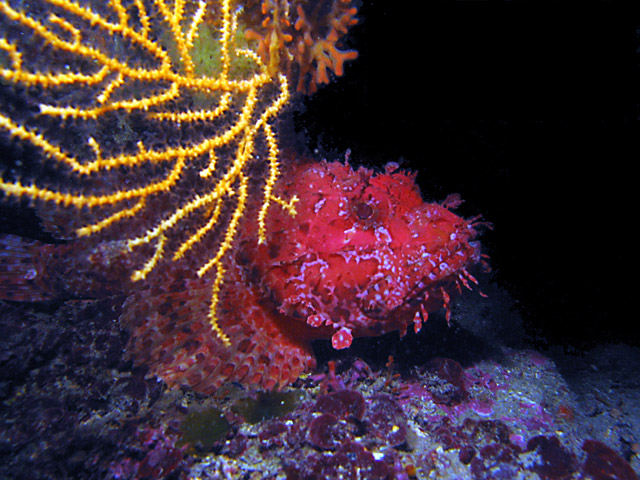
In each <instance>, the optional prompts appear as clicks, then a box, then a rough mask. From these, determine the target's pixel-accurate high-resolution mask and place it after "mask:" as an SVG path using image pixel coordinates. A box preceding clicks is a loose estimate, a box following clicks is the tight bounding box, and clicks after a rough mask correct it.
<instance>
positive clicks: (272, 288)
mask: <svg viewBox="0 0 640 480" xmlns="http://www.w3.org/2000/svg"><path fill="white" fill-rule="evenodd" d="M275 195H276V196H277V197H279V198H293V197H294V196H296V197H297V198H298V199H299V200H298V202H297V203H296V204H295V209H296V214H295V216H293V215H291V212H290V211H286V210H284V209H280V208H278V206H277V205H272V206H271V207H270V209H269V212H268V215H267V217H266V232H267V236H266V241H265V242H260V241H259V239H258V232H257V227H256V226H255V224H254V223H252V222H251V217H252V215H251V214H247V215H246V216H245V218H244V219H243V221H244V223H243V224H242V228H241V230H240V232H239V234H238V236H237V238H236V240H235V243H234V249H233V252H232V254H230V255H228V256H227V258H226V259H225V270H226V275H225V281H224V284H223V288H222V291H221V294H220V300H219V305H218V317H219V318H218V325H219V327H220V328H221V330H222V331H223V332H224V334H225V335H226V336H227V337H228V339H229V342H228V344H225V342H223V341H222V340H221V339H220V338H219V336H217V335H216V334H215V333H214V332H213V331H212V329H211V325H210V322H209V318H208V314H209V303H210V298H211V288H212V282H213V280H212V279H211V278H210V277H208V276H204V277H202V278H200V277H198V276H197V275H195V274H194V271H193V268H192V266H190V265H189V263H188V262H166V265H165V266H164V267H162V268H159V269H158V272H157V273H155V274H154V275H152V276H150V277H149V278H148V279H147V280H145V281H144V282H133V281H132V280H131V278H130V275H131V271H132V270H135V268H136V264H137V263H139V262H140V258H136V255H135V254H131V252H127V251H126V249H125V248H124V247H123V242H121V241H118V240H112V239H110V240H109V241H101V239H100V238H98V237H97V236H96V238H90V239H84V240H79V241H77V242H72V243H70V244H67V245H44V244H39V243H36V242H31V243H27V242H24V241H22V240H19V239H17V238H15V237H5V239H4V241H3V242H2V243H3V244H4V248H3V250H1V251H0V262H1V263H4V264H5V268H4V269H3V271H4V273H1V274H0V297H2V298H5V299H10V300H21V301H26V300H43V299H48V298H53V297H55V296H56V295H60V293H61V292H64V293H65V294H66V295H69V296H88V297H96V296H99V295H100V294H102V295H105V294H114V293H124V294H126V295H128V298H127V300H126V301H125V303H124V306H123V313H122V315H121V319H120V320H121V323H122V325H123V326H124V327H125V328H127V329H128V330H129V331H130V332H131V340H130V342H129V346H128V349H127V354H128V355H129V356H131V357H132V358H133V359H134V360H135V362H137V363H139V364H145V365H147V366H148V367H149V372H150V374H155V375H158V376H159V377H161V378H162V379H163V380H165V381H166V382H167V383H168V384H169V385H170V386H172V387H177V386H182V385H188V386H190V387H192V388H193V389H195V390H197V391H200V392H204V393H211V392H213V391H215V389H217V388H218V387H219V386H220V385H222V384H223V383H225V382H228V381H237V382H240V383H242V384H245V385H250V386H255V387H257V388H264V389H271V388H277V387H281V386H283V385H286V384H288V383H291V382H293V381H295V379H297V378H298V377H299V376H300V375H301V374H302V373H304V372H306V371H309V370H310V369H312V368H313V367H314V366H315V358H314V356H313V352H312V350H311V346H310V342H311V341H312V340H314V339H322V338H325V339H331V342H332V345H333V347H334V348H336V349H342V348H347V347H349V346H350V345H351V343H352V340H353V338H354V337H361V336H376V335H381V334H384V333H387V332H390V331H395V330H398V331H400V332H401V333H402V334H404V332H406V330H407V328H408V327H409V326H410V325H413V326H414V329H415V330H416V331H418V330H419V329H420V326H421V323H422V322H423V321H424V320H426V316H427V315H428V313H429V312H433V311H435V310H437V309H440V308H442V307H443V306H444V307H446V308H447V309H448V304H449V298H450V295H451V294H453V293H454V292H455V291H457V290H459V289H460V287H461V285H464V286H468V284H469V281H475V279H474V278H473V277H472V276H471V275H470V274H469V273H468V270H467V269H468V268H469V267H471V266H473V265H474V264H476V263H478V262H480V257H481V254H480V245H479V243H478V242H477V241H476V240H475V239H476V237H477V223H476V222H475V220H473V219H472V220H465V219H463V218H461V217H459V216H457V215H456V214H454V213H453V212H452V211H451V209H452V208H453V207H455V206H457V204H458V203H459V201H458V198H457V197H455V196H453V197H450V198H449V199H448V200H446V201H445V202H444V203H443V204H436V203H426V202H424V201H423V199H422V197H421V195H420V191H419V189H418V187H417V185H416V183H415V175H414V174H410V173H407V172H404V171H399V170H397V168H396V166H394V164H389V165H388V166H387V168H386V169H385V171H384V172H380V173H376V172H374V171H373V170H370V169H366V168H362V167H361V168H358V169H357V170H354V169H353V168H352V167H351V166H350V165H349V164H344V163H340V162H326V161H323V162H311V163H309V162H291V164H290V165H289V166H288V170H287V172H286V174H285V175H283V177H282V178H281V179H280V180H279V182H278V184H277V187H276V191H275ZM255 208H256V207H254V210H255ZM251 211H252V209H251V208H249V212H251ZM16 259H17V260H18V261H16ZM7 265H9V266H7ZM12 276H13V280H11V278H10V277H12ZM56 292H57V293H56Z"/></svg>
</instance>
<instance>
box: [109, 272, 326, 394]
mask: <svg viewBox="0 0 640 480" xmlns="http://www.w3.org/2000/svg"><path fill="white" fill-rule="evenodd" d="M192 283H194V284H195V285H193V284H192V285H190V286H189V288H187V289H184V290H183V291H170V292H152V291H150V290H149V291H140V292H138V293H136V294H134V295H133V296H132V297H130V298H129V299H128V300H127V302H126V303H125V306H124V313H123V315H122V317H121V322H122V324H123V326H124V327H125V328H127V329H128V330H129V331H130V332H131V339H130V341H129V346H128V348H127V354H128V356H130V357H131V358H133V359H134V360H135V362H136V363H137V364H144V365H147V366H148V367H149V373H150V374H152V375H157V376H159V377H160V378H162V379H163V380H164V381H165V382H166V383H167V384H168V385H169V387H180V386H189V387H191V388H193V389H194V390H196V391H198V392H201V393H205V394H210V393H213V392H214V391H215V390H216V389H218V388H219V387H220V386H221V385H223V384H224V383H226V382H233V381H235V382H239V383H240V384H242V385H245V386H250V387H254V388H262V389H265V390H270V389H274V388H279V387H282V386H284V385H287V384H290V383H292V382H294V381H295V380H296V379H297V378H298V377H299V376H300V375H301V374H302V373H304V372H306V371H309V370H311V369H313V368H314V367H315V358H314V356H313V352H312V350H311V346H310V343H309V340H307V339H305V338H304V336H301V335H300V334H299V332H296V331H295V330H293V329H295V323H296V322H293V325H292V324H291V322H286V319H284V318H282V317H281V316H279V314H278V313H277V312H276V311H275V310H272V309H270V308H267V307H265V306H263V305H260V303H259V301H258V298H257V296H256V295H255V294H254V292H253V291H252V289H251V288H250V287H249V286H247V285H246V284H245V283H244V282H228V283H226V284H225V287H224V288H223V290H222V293H221V297H220V304H219V305H218V325H219V326H220V328H221V330H222V331H223V332H224V334H225V335H226V336H227V337H228V340H229V342H228V344H225V342H223V341H222V339H221V338H220V337H219V336H218V335H216V333H215V332H214V331H213V329H212V328H211V324H210V322H209V318H208V315H209V308H208V307H209V303H210V296H211V288H210V285H209V286H207V285H206V283H205V282H195V281H194V282H192ZM198 283H199V284H198ZM289 327H291V328H289Z"/></svg>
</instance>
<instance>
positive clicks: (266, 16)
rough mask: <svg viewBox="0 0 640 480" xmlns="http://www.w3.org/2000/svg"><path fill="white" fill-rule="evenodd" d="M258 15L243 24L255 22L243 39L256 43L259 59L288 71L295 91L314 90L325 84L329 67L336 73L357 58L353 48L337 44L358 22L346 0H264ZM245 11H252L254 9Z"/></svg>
mask: <svg viewBox="0 0 640 480" xmlns="http://www.w3.org/2000/svg"><path fill="white" fill-rule="evenodd" d="M260 13H261V14H262V18H263V19H262V22H248V24H250V25H256V24H258V23H259V25H260V26H259V27H258V28H257V29H248V30H247V31H246V37H247V38H248V39H249V40H257V41H258V48H257V52H258V54H259V55H260V56H261V58H262V60H263V62H264V63H265V64H267V65H269V67H270V69H272V70H273V71H276V70H281V71H285V72H287V73H288V76H289V79H290V83H291V84H294V83H295V84H296V89H297V90H298V91H299V92H304V93H313V92H315V91H316V90H317V89H318V84H321V83H329V75H330V74H329V71H331V72H333V73H334V74H335V75H337V76H341V75H342V73H343V71H344V67H343V65H344V62H345V61H348V60H354V59H355V58H357V57H358V52H356V51H355V50H341V49H339V48H338V45H339V44H340V42H341V40H342V37H344V36H345V35H346V34H347V32H348V30H349V28H350V27H352V26H353V25H355V24H357V23H358V19H357V18H355V15H356V13H357V9H356V7H354V6H353V5H352V1H351V0H318V1H303V0H292V1H289V0H263V1H262V3H261V5H260ZM246 15H248V16H251V15H255V7H254V8H253V9H252V8H248V9H247V12H246ZM292 19H293V20H292Z"/></svg>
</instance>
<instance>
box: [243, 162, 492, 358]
mask: <svg viewBox="0 0 640 480" xmlns="http://www.w3.org/2000/svg"><path fill="white" fill-rule="evenodd" d="M285 178H286V179H287V180H286V181H285V180H283V181H282V185H281V186H280V190H279V191H278V192H277V195H279V196H280V197H281V198H291V197H292V196H293V195H296V196H297V197H298V198H299V201H298V202H297V203H296V205H295V207H296V211H297V214H296V215H295V217H292V216H291V215H290V214H289V213H286V212H284V211H282V209H280V208H278V207H277V205H275V206H271V207H270V211H269V215H268V216H267V218H268V220H267V232H269V233H268V236H267V241H266V242H265V243H264V244H260V245H258V244H257V243H255V242H254V246H253V247H250V248H247V249H245V255H247V256H248V257H249V258H245V262H243V263H245V264H246V265H251V273H250V274H249V276H250V278H252V279H253V282H252V283H254V284H255V285H256V286H257V287H256V288H259V289H260V290H261V294H262V295H263V296H264V297H266V298H270V299H271V300H272V301H273V302H274V305H276V308H278V310H279V311H280V314H282V315H284V316H286V317H288V319H289V320H288V321H292V322H294V321H295V322H303V323H304V324H306V326H307V328H306V329H305V330H304V331H305V332H307V333H306V335H308V336H309V338H331V340H332V344H333V346H334V347H335V348H346V347H348V346H349V345H350V344H351V341H352V338H353V337H357V336H374V335H380V334H383V333H387V332H389V331H392V330H400V331H401V332H402V333H404V332H405V331H406V329H407V326H408V325H409V324H410V323H411V322H414V328H415V329H416V331H417V330H418V329H419V328H420V322H421V321H423V320H424V319H425V315H426V314H427V313H428V312H430V311H435V310H437V309H439V308H441V307H443V306H445V307H448V301H449V295H450V293H452V291H453V290H455V289H459V288H460V285H461V284H463V285H465V286H468V280H472V281H475V279H474V278H473V277H472V276H471V275H470V274H469V273H468V272H467V270H466V269H467V268H468V267H469V266H471V265H473V264H475V263H477V262H478V261H479V260H480V250H479V244H478V243H477V242H474V241H473V239H474V237H475V236H476V231H475V230H474V226H473V220H471V221H467V220H465V219H463V218H461V217H459V216H457V215H455V214H454V213H452V212H451V211H450V210H449V208H453V207H455V206H457V204H459V203H460V201H459V198H458V197H457V196H451V197H449V198H448V199H447V200H446V201H445V202H444V203H443V204H434V203H425V202H424V201H423V200H422V197H421V195H420V191H419V189H418V186H417V185H416V183H415V174H410V173H406V172H403V171H397V165H396V164H389V165H387V167H386V168H385V172H384V173H374V172H373V171H372V170H369V169H366V168H359V169H358V170H353V169H352V168H351V166H349V165H348V164H343V163H339V162H333V163H328V162H320V163H313V164H311V165H298V166H296V167H295V168H294V172H293V174H292V175H287V176H286V177H285Z"/></svg>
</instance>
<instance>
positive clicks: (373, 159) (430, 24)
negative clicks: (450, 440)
mask: <svg viewBox="0 0 640 480" xmlns="http://www.w3.org/2000/svg"><path fill="white" fill-rule="evenodd" d="M633 3H634V2H627V3H616V2H598V3H595V2H594V3H589V2H576V7H575V8H566V7H565V8H559V7H558V5H560V2H554V5H555V6H545V4H544V3H543V2H481V1H466V2H465V1H462V2H452V1H448V2H434V1H428V2H427V1H425V2H421V1H415V0H414V1H411V2H409V1H380V0H377V1H369V2H364V3H363V4H362V6H361V8H360V11H359V18H360V23H359V25H358V26H356V27H354V28H353V29H352V35H351V37H350V39H349V43H348V46H349V47H350V48H354V49H357V50H358V52H359V54H360V56H359V58H358V59H357V60H356V61H355V62H350V63H349V64H348V65H347V67H346V72H345V75H344V76H343V77H341V78H339V79H337V81H335V82H333V83H332V84H331V85H329V86H327V87H324V88H322V89H321V90H320V91H319V92H318V93H317V94H315V95H314V96H312V97H310V98H309V99H307V100H306V102H305V103H306V109H305V110H304V111H303V112H301V113H298V114H297V117H296V125H297V127H298V129H299V130H300V131H304V132H305V133H306V135H307V137H308V138H307V141H308V142H309V144H310V145H311V146H312V147H313V148H316V149H317V150H318V151H319V152H320V153H321V154H324V155H326V156H332V155H333V156H334V158H335V157H339V156H341V155H344V152H345V151H346V150H347V149H350V150H351V158H352V161H353V162H354V163H356V164H358V163H363V164H367V165H384V163H386V162H387V161H401V162H402V165H403V166H404V167H406V168H410V169H413V170H417V171H418V172H419V176H418V181H419V182H420V184H421V186H422V189H423V193H424V196H425V198H427V199H429V200H437V201H440V200H442V199H444V198H445V197H446V195H447V194H449V193H452V192H458V193H460V194H461V195H462V198H463V199H465V200H466V203H465V204H464V206H463V207H464V208H462V209H461V212H462V213H463V214H464V215H467V216H471V215H476V214H478V213H481V214H483V216H484V218H485V219H486V220H488V221H490V222H492V223H493V225H494V230H493V231H492V232H489V233H487V234H485V235H484V237H483V243H484V245H485V251H486V252H487V253H488V254H489V255H490V256H491V264H492V267H493V271H494V273H495V280H496V281H497V282H498V283H499V284H500V285H501V286H502V287H505V288H507V289H508V291H509V292H510V294H511V296H512V297H513V298H514V301H515V302H516V304H517V305H519V307H520V309H521V312H522V314H523V317H524V319H525V321H526V326H527V329H528V332H529V333H530V335H532V337H533V338H536V339H537V340H539V341H542V342H543V343H546V344H559V345H565V346H573V347H585V346H592V345H594V344H597V343H598V342H608V341H612V342H618V341H622V342H627V343H632V344H636V345H637V344H640V335H638V333H637V331H638V328H637V326H636V325H637V324H638V314H637V307H636V304H635V303H636V302H635V299H636V298H637V296H638V294H639V293H640V292H638V289H637V286H638V283H639V282H638V280H637V272H636V265H637V263H638V262H637V253H636V251H637V247H636V243H637V242H636V238H635V237H636V235H635V233H634V232H633V230H635V228H636V227H635V223H636V221H637V214H636V211H635V210H636V206H637V203H638V202H637V191H638V186H637V179H638V174H637V172H636V170H637V163H638V159H639V158H640V157H639V155H638V153H639V152H638V141H639V139H640V136H639V135H638V128H639V123H638V94H639V93H640V76H639V74H638V72H639V69H638V52H637V49H638V28H639V25H640V20H639V18H640V17H639V16H638V10H637V9H634V8H631V7H630V5H632V4H633Z"/></svg>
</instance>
